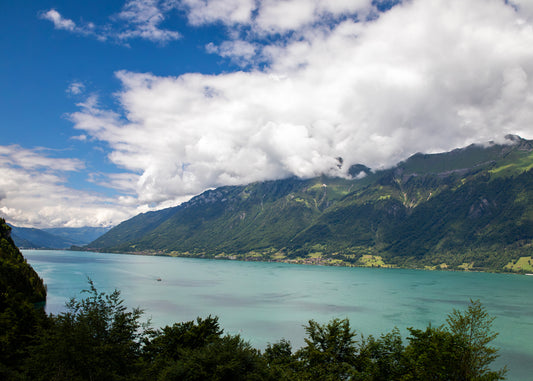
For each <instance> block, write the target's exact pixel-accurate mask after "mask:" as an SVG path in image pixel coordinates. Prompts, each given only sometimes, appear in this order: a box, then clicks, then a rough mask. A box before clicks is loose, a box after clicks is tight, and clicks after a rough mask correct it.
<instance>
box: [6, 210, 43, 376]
mask: <svg viewBox="0 0 533 381" xmlns="http://www.w3.org/2000/svg"><path fill="white" fill-rule="evenodd" d="M10 233H11V228H10V227H9V226H8V225H7V224H6V222H5V221H4V220H3V219H0V378H4V379H16V378H17V377H18V376H19V375H20V371H21V367H22V363H23V360H24V358H25V357H26V356H27V348H28V346H30V345H32V344H33V343H34V342H35V340H36V335H37V333H38V330H39V327H40V325H41V324H43V323H44V322H45V319H46V317H45V313H44V310H43V308H42V307H43V306H44V302H45V300H46V288H45V286H44V284H43V281H42V279H41V278H39V276H38V275H37V273H36V272H35V271H34V270H33V268H32V267H31V266H30V265H29V264H28V263H27V262H26V260H25V259H24V257H23V256H22V253H21V252H20V251H19V250H18V248H17V247H16V246H15V244H14V243H13V240H12V239H11V237H10Z"/></svg>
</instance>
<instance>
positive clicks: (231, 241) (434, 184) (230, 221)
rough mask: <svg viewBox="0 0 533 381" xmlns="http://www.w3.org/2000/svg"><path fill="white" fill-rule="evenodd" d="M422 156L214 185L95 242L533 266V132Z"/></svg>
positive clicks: (391, 261) (326, 260)
mask: <svg viewBox="0 0 533 381" xmlns="http://www.w3.org/2000/svg"><path fill="white" fill-rule="evenodd" d="M507 139H508V140H507V143H508V144H503V145H500V144H487V145H484V146H480V145H471V146H468V147H465V148H461V149H456V150H453V151H451V152H446V153H439V154H416V155H414V156H412V157H410V158H409V159H407V160H406V161H403V162H400V163H399V164H398V165H396V166H395V167H394V168H391V169H387V170H380V171H370V170H369V169H368V168H367V167H365V166H363V165H358V166H354V167H352V168H351V171H350V174H351V175H352V176H353V177H352V179H342V178H329V177H317V178H312V179H298V178H290V179H284V180H277V181H266V182H258V183H253V184H249V185H243V186H226V187H221V188H217V189H215V190H209V191H206V192H204V193H202V194H201V195H199V196H196V197H194V198H192V199H191V200H190V201H189V202H187V203H184V204H182V205H180V206H177V207H174V208H169V209H165V210H161V211H156V212H150V213H145V214H140V215H138V216H136V217H134V218H132V219H130V220H127V221H124V222H123V223H121V224H120V225H118V226H117V227H115V228H113V229H111V230H110V231H109V232H107V233H106V234H104V235H103V236H101V237H100V238H98V239H97V240H95V241H94V242H92V243H91V244H89V245H88V246H87V248H88V249H92V250H105V251H112V252H143V253H153V254H169V255H185V256H198V257H223V258H224V257H227V258H237V259H254V260H280V261H294V262H303V263H322V264H337V265H361V266H406V267H430V268H449V269H459V268H463V269H480V270H494V271H507V270H508V271H533V267H532V266H531V264H530V263H531V260H532V258H531V257H530V256H531V250H532V248H533V246H532V239H533V201H532V198H531V197H530V196H531V194H532V190H533V170H532V168H533V141H530V140H525V139H522V138H519V137H517V136H508V137H507Z"/></svg>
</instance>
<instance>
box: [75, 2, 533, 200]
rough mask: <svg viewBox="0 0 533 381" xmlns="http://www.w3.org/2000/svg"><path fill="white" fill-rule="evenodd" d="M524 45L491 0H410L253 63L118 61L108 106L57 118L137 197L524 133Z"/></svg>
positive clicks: (531, 101) (527, 48)
mask: <svg viewBox="0 0 533 381" xmlns="http://www.w3.org/2000/svg"><path fill="white" fill-rule="evenodd" d="M368 3H369V2H364V1H359V2H343V3H338V5H337V6H336V7H338V8H334V7H333V6H332V5H326V4H329V2H320V1H316V2H307V3H306V4H308V5H309V4H312V5H313V6H312V7H311V9H312V12H311V11H310V10H305V9H304V5H302V4H303V3H302V4H301V5H302V8H301V9H302V12H301V13H302V15H295V14H293V12H292V11H290V9H292V8H290V7H292V6H294V4H300V3H296V2H294V1H285V2H283V4H281V3H280V2H279V1H278V2H276V1H271V2H262V3H261V7H267V6H269V4H271V5H272V7H274V6H278V7H281V6H283V7H287V8H286V9H288V10H287V15H288V17H289V19H294V18H297V17H302V19H301V22H299V24H298V22H297V24H298V25H304V24H306V23H309V22H311V21H309V20H312V17H314V16H311V14H312V15H315V14H320V12H325V11H326V10H327V11H328V12H342V11H344V9H349V11H350V12H353V11H357V10H360V9H363V8H365V7H366V6H367V5H368ZM202 4H203V6H205V7H208V6H210V5H213V4H215V3H214V2H210V1H205V2H201V4H200V5H202ZM365 9H366V8H365ZM317 10H319V12H318V13H317ZM260 11H261V10H260ZM263 11H264V12H266V8H264V9H263ZM209 12H210V11H209ZM209 12H208V15H210V14H211V13H209ZM243 12H244V11H243ZM244 13H245V12H244ZM244 13H243V14H244ZM274 13H275V12H274ZM266 14H267V13H259V15H258V16H257V17H256V19H255V21H254V20H252V21H250V22H251V23H254V22H255V23H256V24H257V25H254V26H252V27H257V28H263V29H267V28H271V29H272V28H278V29H279V28H281V29H284V28H286V26H284V24H282V22H281V21H280V22H279V23H277V24H276V23H275V22H274V21H272V20H274V19H275V18H274V17H271V18H269V19H268V20H271V21H268V22H267V21H265V20H267V18H266V16H262V15H266ZM278 14H279V13H278ZM339 14H340V13H339ZM209 17H211V16H209ZM262 17H263V18H262ZM227 19H228V20H233V19H231V17H229V16H228V18H227ZM242 19H243V20H248V19H247V18H246V17H244V16H243V17H242ZM340 19H342V18H340ZM206 20H211V19H209V18H208V17H207V16H206ZM283 22H284V21H283ZM260 23H262V24H261V25H259V24H260ZM248 43H249V44H255V42H254V41H253V40H251V41H248ZM253 46H254V47H255V46H256V45H253ZM531 46H533V28H532V25H531V23H530V22H526V21H524V17H523V15H522V14H521V13H520V12H518V11H515V9H513V7H511V6H509V5H506V4H505V3H504V2H503V1H500V0H470V1H467V2H465V1H462V0H416V1H410V2H406V3H405V4H403V5H399V6H396V7H394V8H392V9H391V10H389V11H388V12H386V13H384V14H381V15H380V16H379V18H377V19H374V20H373V21H366V22H357V21H355V20H354V19H353V18H347V19H345V20H343V21H340V22H337V23H335V24H334V25H333V24H332V25H330V26H328V27H327V28H315V29H313V30H312V29H309V28H307V27H305V28H304V29H303V30H302V32H301V33H300V34H299V36H298V38H291V39H289V40H287V41H285V42H284V43H279V44H278V43H276V42H274V43H273V44H272V45H270V46H266V47H263V49H262V51H261V52H260V53H258V54H261V55H262V57H263V59H267V65H266V67H265V68H264V69H255V70H250V71H249V72H234V73H224V74H220V75H201V74H184V75H181V76H178V77H158V76H154V75H151V74H140V73H132V72H127V71H121V72H118V73H117V76H118V78H119V79H120V81H121V82H122V86H123V88H122V90H121V91H120V92H119V94H118V101H119V102H120V105H121V109H120V110H109V109H106V108H105V107H101V106H99V105H98V104H97V102H96V100H95V99H92V100H90V101H88V102H86V103H85V104H83V105H81V108H80V110H79V112H76V113H73V114H72V115H71V118H72V121H73V122H74V125H75V128H77V129H79V130H82V131H83V132H84V134H87V135H88V136H91V137H92V138H95V139H99V140H101V141H104V142H107V143H108V144H109V146H110V147H111V153H110V155H109V159H110V160H111V161H112V162H113V163H115V164H117V165H119V166H120V167H122V168H124V169H125V170H127V171H131V172H133V173H136V174H137V173H138V174H139V177H138V178H137V180H136V181H135V182H132V181H129V184H130V185H131V186H132V187H133V188H134V190H135V192H136V194H137V201H138V202H140V203H143V204H144V205H145V207H146V206H147V205H154V204H159V205H162V204H161V203H168V202H169V200H179V199H182V198H183V197H186V196H187V195H190V194H195V193H198V192H201V191H203V190H205V189H206V188H209V187H215V186H219V185H226V184H242V183H248V182H251V181H257V180H265V179H274V178H281V177H285V176H289V175H297V176H302V177H308V176H314V175H317V174H320V173H327V174H338V175H342V174H346V171H347V169H348V167H349V165H351V164H356V163H363V164H366V165H368V166H371V167H374V168H377V167H384V166H390V165H393V164H395V163H396V162H397V161H399V160H402V159H404V158H406V157H407V156H409V155H411V154H413V153H415V152H417V151H425V152H428V151H442V150H448V149H451V148H455V147H458V146H463V145H466V144H469V143H472V142H484V141H488V140H491V139H495V138H498V137H500V136H503V135H505V134H506V133H518V134H521V135H523V136H524V137H527V138H532V137H533V130H532V127H531V126H532V125H533V50H532V49H531ZM226 47H227V48H224V45H223V44H222V45H221V46H220V47H215V46H214V45H213V46H211V49H213V51H217V52H219V53H220V54H222V55H224V54H228V55H231V52H235V55H236V56H240V57H242V56H246V54H248V53H246V52H247V50H246V49H248V48H250V49H251V47H250V46H248V45H242V47H243V48H242V49H239V46H238V45H236V44H233V45H232V43H228V45H226ZM243 52H244V53H243ZM337 157H342V158H343V159H344V163H345V165H344V167H343V168H342V169H341V170H339V169H338V168H337V159H336V158H337ZM165 205H167V204H165Z"/></svg>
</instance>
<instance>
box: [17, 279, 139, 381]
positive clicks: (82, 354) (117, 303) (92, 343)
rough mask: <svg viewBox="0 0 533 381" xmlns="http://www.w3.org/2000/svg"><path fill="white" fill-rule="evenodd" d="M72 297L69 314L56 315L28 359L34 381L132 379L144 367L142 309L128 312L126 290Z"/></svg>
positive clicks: (29, 370)
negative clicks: (123, 296) (124, 295)
mask: <svg viewBox="0 0 533 381" xmlns="http://www.w3.org/2000/svg"><path fill="white" fill-rule="evenodd" d="M89 285H90V288H89V290H84V292H87V293H88V294H89V296H88V297H87V298H85V299H82V300H81V301H79V300H76V299H72V300H70V301H69V302H68V303H67V312H65V313H61V314H59V315H57V316H51V317H50V327H49V328H47V329H45V330H43V332H42V333H41V335H40V341H39V343H38V344H37V345H36V346H35V347H34V348H33V351H32V356H31V357H30V358H29V360H28V362H27V372H28V376H29V377H30V378H31V379H33V380H52V379H53V380H129V379H132V378H133V377H134V376H135V375H136V374H137V371H138V364H139V359H140V355H141V342H142V340H143V337H144V335H145V333H144V330H142V325H141V323H140V322H139V319H140V317H141V314H142V311H141V310H139V309H133V310H132V311H127V308H126V307H125V306H124V303H123V300H122V299H121V298H120V292H119V291H116V290H115V291H114V292H113V293H111V294H109V295H108V294H106V293H103V292H102V293H100V292H98V291H97V290H96V288H95V287H94V284H93V283H92V281H89Z"/></svg>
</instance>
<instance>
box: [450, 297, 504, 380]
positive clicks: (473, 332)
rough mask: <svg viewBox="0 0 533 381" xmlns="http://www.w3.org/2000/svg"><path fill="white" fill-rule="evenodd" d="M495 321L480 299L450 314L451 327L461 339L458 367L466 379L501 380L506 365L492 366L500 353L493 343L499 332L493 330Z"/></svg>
mask: <svg viewBox="0 0 533 381" xmlns="http://www.w3.org/2000/svg"><path fill="white" fill-rule="evenodd" d="M493 321H494V318H493V317H490V316H489V314H488V313H487V311H486V310H485V308H484V307H483V306H482V305H481V302H480V301H479V300H476V301H471V303H470V305H469V306H468V309H467V311H465V312H461V311H458V310H454V311H453V312H452V313H451V314H450V315H448V318H447V319H446V322H447V323H448V329H449V331H450V333H451V334H452V335H454V336H455V337H457V338H458V339H459V341H460V343H461V345H460V348H461V351H460V352H459V355H460V366H459V368H458V371H459V372H460V374H461V376H462V377H464V379H467V380H476V379H482V380H499V379H501V378H502V376H503V375H504V374H505V372H506V370H505V369H502V370H499V371H496V372H494V371H491V370H490V368H489V365H490V364H491V363H492V362H493V361H494V360H495V359H496V358H497V357H498V355H497V352H498V349H497V348H495V347H492V346H490V344H491V343H492V341H493V340H494V339H495V338H496V336H497V335H498V334H497V333H496V332H493V331H492V322H493Z"/></svg>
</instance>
